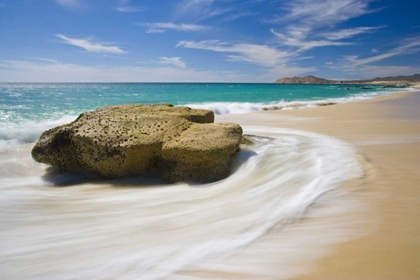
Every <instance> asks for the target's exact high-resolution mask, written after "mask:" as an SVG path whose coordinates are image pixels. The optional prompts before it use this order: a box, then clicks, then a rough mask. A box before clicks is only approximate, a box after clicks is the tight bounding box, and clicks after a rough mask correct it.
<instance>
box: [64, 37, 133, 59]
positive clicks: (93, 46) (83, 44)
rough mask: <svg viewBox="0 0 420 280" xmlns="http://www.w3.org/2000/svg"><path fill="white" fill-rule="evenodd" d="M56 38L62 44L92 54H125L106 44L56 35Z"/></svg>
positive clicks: (119, 49) (117, 48)
mask: <svg viewBox="0 0 420 280" xmlns="http://www.w3.org/2000/svg"><path fill="white" fill-rule="evenodd" d="M56 36H57V37H58V38H60V39H61V40H62V42H63V43H65V44H69V45H73V46H76V47H80V48H82V49H84V50H86V51H88V52H93V53H113V54H124V53H126V52H125V51H123V50H122V49H121V48H119V47H117V46H110V45H108V44H106V43H95V42H92V41H90V40H88V39H76V38H69V37H66V36H64V35H62V34H57V35H56Z"/></svg>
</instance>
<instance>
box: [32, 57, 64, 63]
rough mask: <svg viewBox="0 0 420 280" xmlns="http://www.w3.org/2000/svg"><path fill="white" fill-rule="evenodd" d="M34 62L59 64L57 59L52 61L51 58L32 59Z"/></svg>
mask: <svg viewBox="0 0 420 280" xmlns="http://www.w3.org/2000/svg"><path fill="white" fill-rule="evenodd" d="M32 59H33V60H38V61H43V62H49V63H58V61H57V60H55V59H50V58H41V57H34V58H32Z"/></svg>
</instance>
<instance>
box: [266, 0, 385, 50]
mask: <svg viewBox="0 0 420 280" xmlns="http://www.w3.org/2000/svg"><path fill="white" fill-rule="evenodd" d="M370 2H371V0H295V1H291V2H290V3H289V4H287V5H286V7H285V11H286V14H285V15H284V16H282V17H281V18H280V17H278V18H277V19H276V20H274V21H272V22H271V23H277V24H280V27H279V29H280V30H281V31H278V30H277V31H275V30H272V33H273V34H275V35H276V37H277V38H278V42H279V44H280V45H282V46H287V47H292V48H293V49H295V50H296V51H297V52H303V51H307V50H310V49H313V48H319V47H328V46H346V45H351V44H352V42H343V41H341V40H343V39H349V38H352V37H354V36H357V35H360V34H364V33H371V32H375V31H376V30H378V29H380V28H383V27H384V26H373V27H355V28H348V29H339V30H336V29H335V28H336V25H338V24H340V23H342V22H345V21H348V20H350V19H352V18H356V17H359V16H362V15H365V14H368V13H372V12H374V11H372V10H370V9H369V3H370Z"/></svg>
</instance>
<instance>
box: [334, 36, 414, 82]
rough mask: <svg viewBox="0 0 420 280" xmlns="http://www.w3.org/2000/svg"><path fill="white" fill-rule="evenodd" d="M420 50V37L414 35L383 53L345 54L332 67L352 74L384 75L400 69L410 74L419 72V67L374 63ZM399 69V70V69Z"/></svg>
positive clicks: (395, 72) (373, 51)
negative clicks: (367, 54)
mask: <svg viewBox="0 0 420 280" xmlns="http://www.w3.org/2000/svg"><path fill="white" fill-rule="evenodd" d="M418 51H420V37H412V38H407V39H405V40H402V41H401V42H400V43H399V44H398V45H397V46H396V47H394V48H392V49H390V50H388V51H384V52H382V53H381V54H376V55H373V56H367V57H363V58H361V57H359V56H357V55H348V56H344V57H343V58H344V61H343V62H342V63H340V64H338V65H334V66H331V67H330V68H331V69H334V70H342V71H344V72H346V73H350V74H360V73H362V74H363V75H364V76H368V77H369V76H372V75H374V76H384V75H390V74H391V73H393V74H398V71H401V73H400V75H402V74H403V73H404V74H410V72H409V71H412V73H414V72H416V71H417V72H418V69H414V68H412V67H410V66H404V67H403V66H392V65H391V66H387V65H381V66H377V65H372V64H375V63H376V62H379V61H383V60H385V59H388V58H391V57H395V56H402V55H407V54H411V53H415V52H418ZM372 53H378V51H377V50H376V49H372ZM397 70H398V71H397Z"/></svg>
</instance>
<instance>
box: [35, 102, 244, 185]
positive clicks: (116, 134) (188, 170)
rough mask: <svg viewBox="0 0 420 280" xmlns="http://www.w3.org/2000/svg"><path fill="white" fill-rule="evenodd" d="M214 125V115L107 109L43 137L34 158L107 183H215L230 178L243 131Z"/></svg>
mask: <svg viewBox="0 0 420 280" xmlns="http://www.w3.org/2000/svg"><path fill="white" fill-rule="evenodd" d="M213 122H214V114H213V112H212V111H209V110H198V109H190V108H188V107H173V106H172V105H163V104H156V105H139V104H137V105H121V106H109V107H103V108H100V109H98V110H96V111H92V112H87V113H84V114H81V115H80V116H79V117H78V118H77V120H75V121H74V122H72V123H70V124H66V125H63V126H59V127H56V128H53V129H51V130H48V131H46V132H44V133H43V134H42V135H41V137H40V139H39V141H38V143H37V144H36V145H35V147H34V148H33V150H32V157H33V158H34V159H35V160H36V161H38V162H42V163H46V164H49V165H53V166H57V167H58V168H59V169H60V170H62V171H64V172H77V173H83V174H95V175H99V176H102V177H106V178H118V177H124V176H137V175H141V176H156V177H161V178H163V179H165V180H167V181H169V182H176V181H185V180H193V181H200V182H210V181H216V180H220V179H222V178H225V177H227V176H228V175H229V172H230V157H231V155H232V154H234V153H235V152H236V151H237V150H238V148H239V144H240V142H241V138H242V128H241V127H240V126H239V125H237V124H231V123H220V124H215V123H213Z"/></svg>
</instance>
